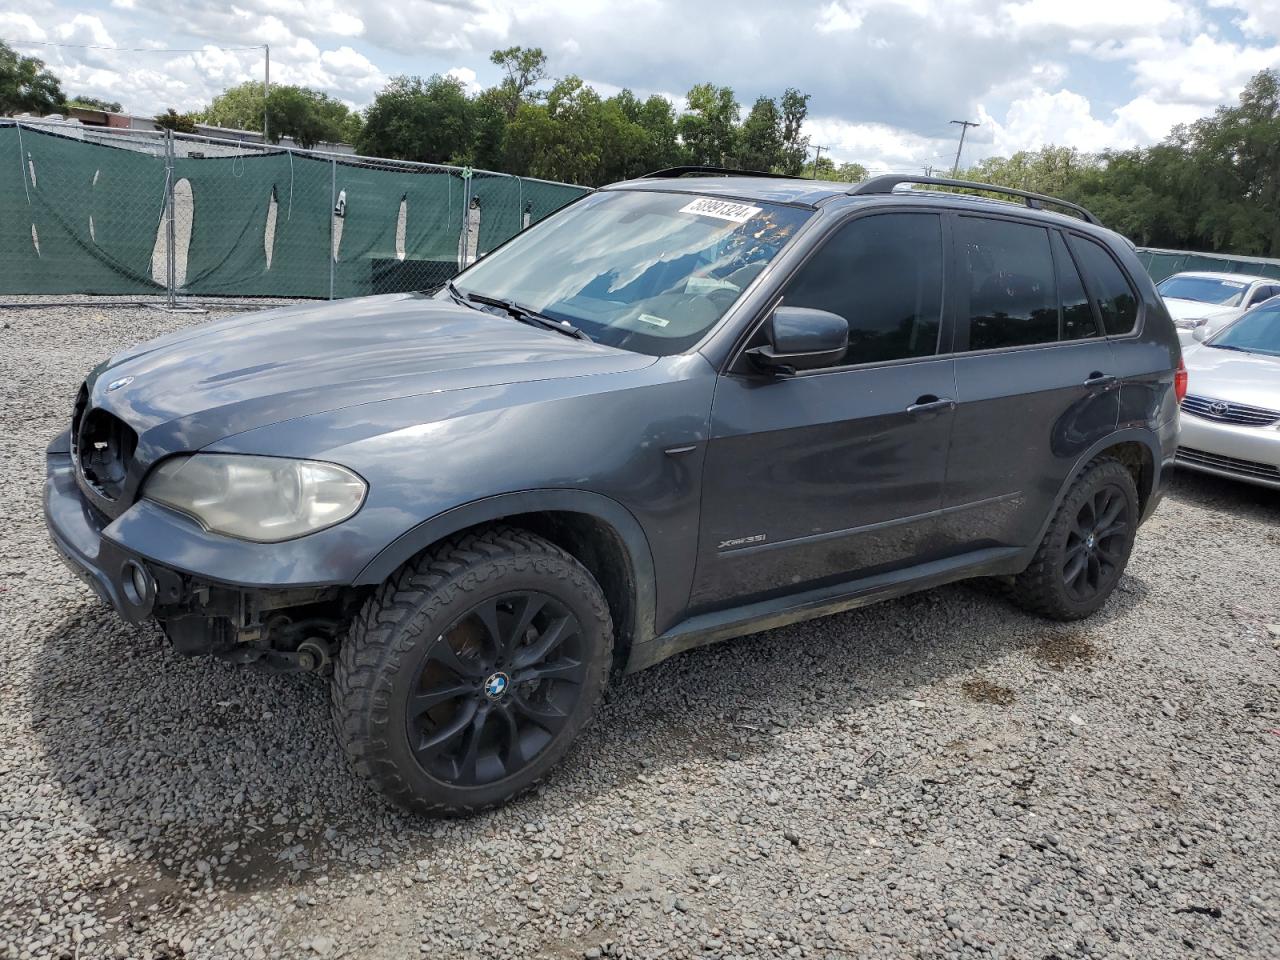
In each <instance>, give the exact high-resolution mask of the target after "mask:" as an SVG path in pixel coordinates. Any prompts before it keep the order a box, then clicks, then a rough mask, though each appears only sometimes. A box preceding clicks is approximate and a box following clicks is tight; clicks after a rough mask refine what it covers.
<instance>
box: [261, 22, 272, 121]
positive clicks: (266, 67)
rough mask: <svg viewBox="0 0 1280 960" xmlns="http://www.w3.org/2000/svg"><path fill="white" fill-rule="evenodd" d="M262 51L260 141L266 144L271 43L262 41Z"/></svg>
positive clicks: (269, 96) (269, 95)
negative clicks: (263, 58)
mask: <svg viewBox="0 0 1280 960" xmlns="http://www.w3.org/2000/svg"><path fill="white" fill-rule="evenodd" d="M262 52H263V56H264V57H265V58H266V59H265V60H264V61H263V74H262V142H263V144H266V143H267V134H268V132H269V130H268V127H269V123H270V121H269V116H268V115H269V114H270V112H271V111H270V108H269V107H268V106H267V101H268V100H269V99H270V98H271V44H269V43H264V44H263V45H262Z"/></svg>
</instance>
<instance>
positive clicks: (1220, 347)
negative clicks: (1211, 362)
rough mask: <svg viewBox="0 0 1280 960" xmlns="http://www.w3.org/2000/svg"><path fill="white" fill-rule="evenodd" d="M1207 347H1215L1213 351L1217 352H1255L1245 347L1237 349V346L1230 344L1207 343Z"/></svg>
mask: <svg viewBox="0 0 1280 960" xmlns="http://www.w3.org/2000/svg"><path fill="white" fill-rule="evenodd" d="M1205 346H1206V347H1213V349H1215V350H1235V351H1237V352H1239V353H1252V352H1253V351H1251V350H1246V349H1245V348H1244V347H1237V346H1235V345H1234V344H1230V343H1206V344H1205Z"/></svg>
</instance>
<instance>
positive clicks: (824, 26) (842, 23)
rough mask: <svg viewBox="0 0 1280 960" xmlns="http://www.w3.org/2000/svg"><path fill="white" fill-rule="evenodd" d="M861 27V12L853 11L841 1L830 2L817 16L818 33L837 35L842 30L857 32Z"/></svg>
mask: <svg viewBox="0 0 1280 960" xmlns="http://www.w3.org/2000/svg"><path fill="white" fill-rule="evenodd" d="M860 26H862V12H861V11H860V10H854V9H852V8H850V7H849V6H848V5H847V4H845V3H842V2H841V0H832V2H831V3H828V4H827V5H826V6H825V7H823V8H822V11H821V13H819V15H818V23H817V28H818V32H819V33H839V32H841V31H843V30H857V29H858V28H859V27H860Z"/></svg>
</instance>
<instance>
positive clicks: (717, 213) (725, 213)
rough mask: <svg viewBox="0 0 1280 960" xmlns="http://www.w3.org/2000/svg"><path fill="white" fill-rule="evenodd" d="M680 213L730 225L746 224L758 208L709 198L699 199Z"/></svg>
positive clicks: (684, 207) (683, 208) (685, 206)
mask: <svg viewBox="0 0 1280 960" xmlns="http://www.w3.org/2000/svg"><path fill="white" fill-rule="evenodd" d="M680 212H681V213H696V214H698V215H699V216H703V217H715V218H716V219H717V220H728V221H729V222H730V223H746V222H747V221H748V220H750V219H751V218H752V217H754V216H755V215H756V214H757V213H759V212H760V208H759V207H752V206H749V205H748V204H745V203H738V202H736V201H734V200H715V199H712V198H711V197H699V198H698V199H697V200H694V201H693V202H692V203H687V204H685V205H684V206H683V207H681V208H680Z"/></svg>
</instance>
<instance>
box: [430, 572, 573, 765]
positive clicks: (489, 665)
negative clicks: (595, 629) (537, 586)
mask: <svg viewBox="0 0 1280 960" xmlns="http://www.w3.org/2000/svg"><path fill="white" fill-rule="evenodd" d="M582 647H583V636H582V628H581V626H580V625H579V623H578V620H577V618H576V617H575V616H574V615H573V613H572V612H571V611H570V610H569V609H568V608H567V607H566V606H565V605H564V604H562V603H560V602H559V601H557V600H556V599H555V598H554V597H551V596H548V595H547V594H545V593H540V592H536V591H520V592H513V593H504V594H500V595H498V596H495V597H490V598H489V599H487V600H484V601H482V602H481V603H479V604H477V605H476V606H474V607H472V608H471V609H470V610H468V611H467V612H466V613H465V614H463V616H462V617H460V618H459V619H458V620H457V621H455V622H454V623H453V624H452V625H450V627H449V628H448V629H446V630H445V631H444V633H442V634H441V635H440V636H439V637H438V638H437V639H436V642H435V643H433V644H431V646H430V647H428V648H427V650H426V653H425V655H424V656H423V658H422V661H421V663H420V664H419V666H418V679H417V683H416V685H415V686H414V687H413V689H412V692H411V694H410V697H409V700H408V705H407V709H406V711H405V726H406V733H407V735H408V737H409V748H410V750H412V752H413V755H414V758H415V759H416V760H417V762H418V763H419V765H421V767H422V769H423V771H424V772H426V773H427V774H428V775H430V776H432V777H434V778H436V779H438V780H443V781H445V782H447V783H451V784H454V785H456V786H460V787H473V786H479V785H482V784H488V783H493V782H495V781H497V780H501V779H504V778H506V777H510V776H512V775H514V774H516V773H518V772H519V771H520V770H521V769H523V768H524V767H526V766H527V765H528V764H529V763H530V762H532V761H533V760H534V759H535V758H537V756H538V755H539V753H541V751H542V750H543V749H544V748H545V747H546V746H547V744H549V743H550V742H551V740H552V739H553V738H554V737H555V736H556V734H558V733H559V732H560V731H561V730H562V729H563V728H564V725H565V723H566V722H567V721H568V719H569V717H570V715H571V714H572V712H573V707H574V705H575V704H576V703H577V701H578V699H579V698H580V697H581V696H582V689H583V685H584V683H585V682H586V675H587V669H588V665H587V659H586V657H585V656H584V651H583V649H582Z"/></svg>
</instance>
